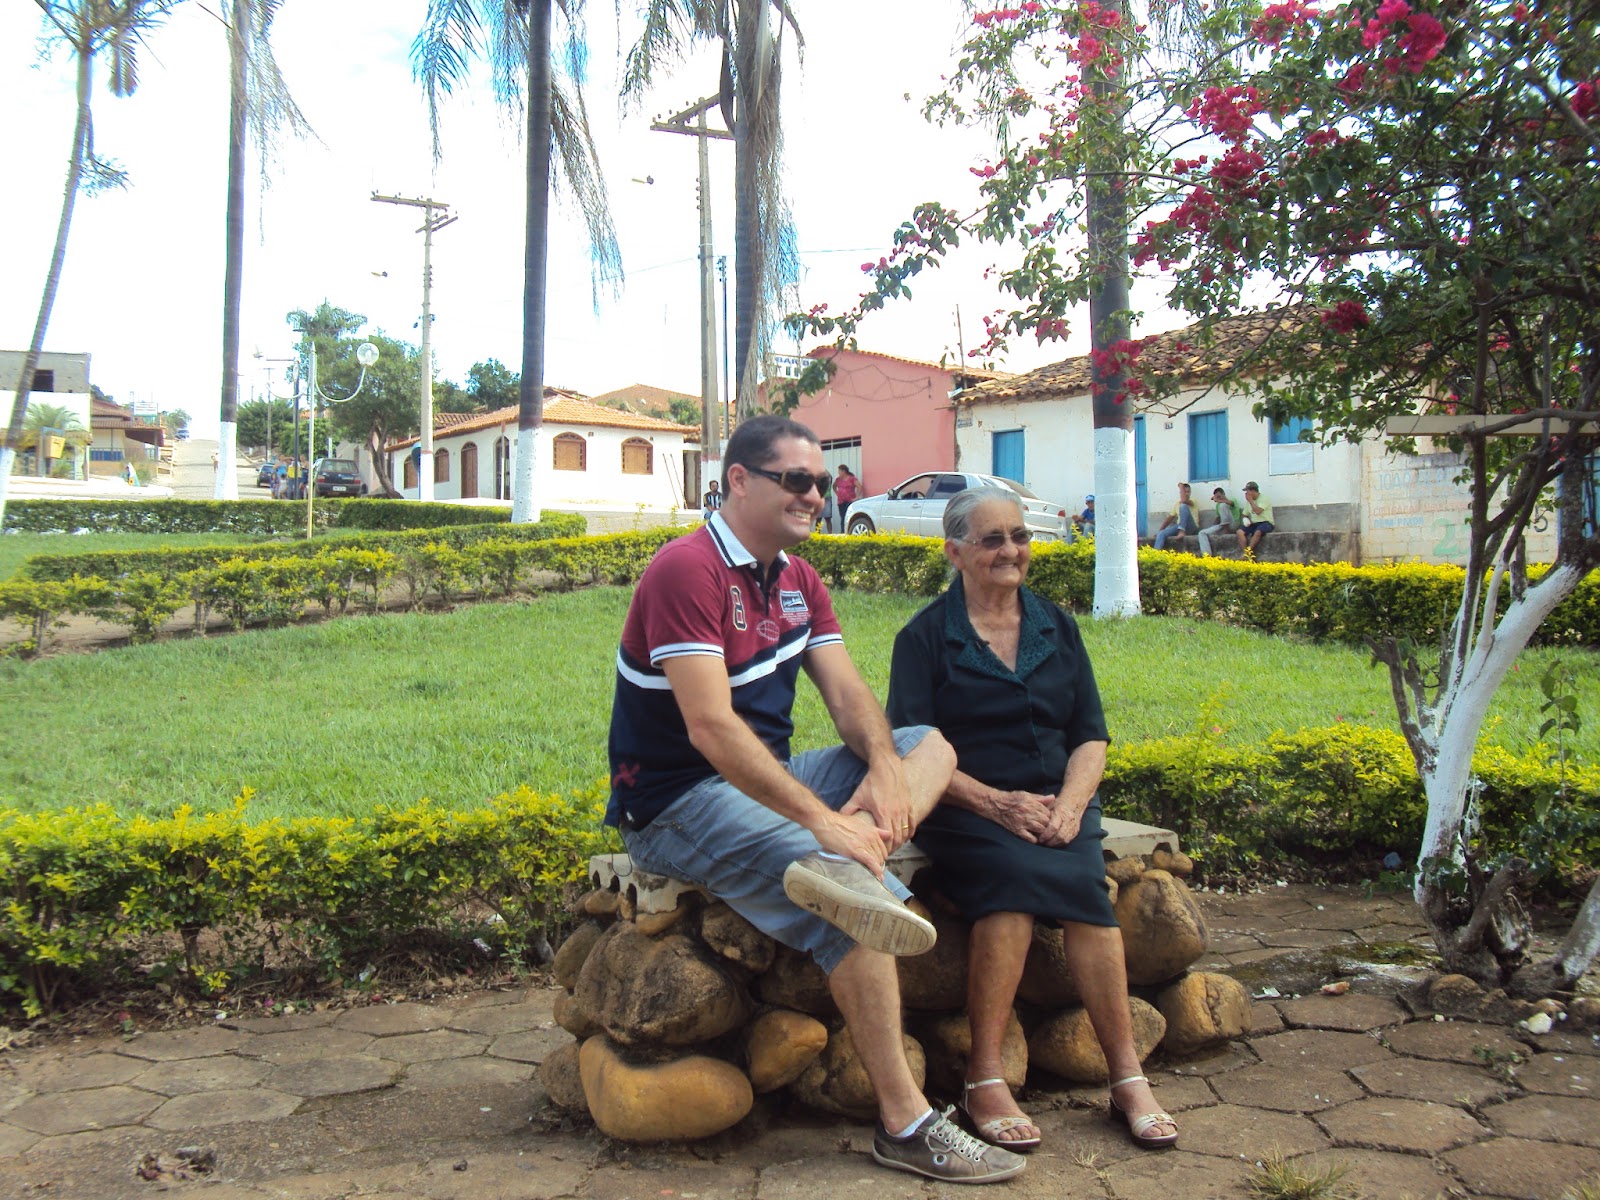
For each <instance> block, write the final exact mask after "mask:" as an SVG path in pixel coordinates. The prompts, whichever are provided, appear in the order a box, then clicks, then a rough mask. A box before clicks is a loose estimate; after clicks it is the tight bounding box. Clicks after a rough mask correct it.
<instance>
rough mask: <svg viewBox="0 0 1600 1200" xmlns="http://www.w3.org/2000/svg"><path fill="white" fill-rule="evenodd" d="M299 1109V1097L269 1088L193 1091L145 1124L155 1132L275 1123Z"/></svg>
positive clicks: (159, 1109) (173, 1100)
mask: <svg viewBox="0 0 1600 1200" xmlns="http://www.w3.org/2000/svg"><path fill="white" fill-rule="evenodd" d="M299 1107H300V1097H298V1096H290V1095H286V1094H285V1093H283V1092H275V1091H273V1090H272V1089H271V1088H250V1089H249V1090H247V1091H239V1090H235V1091H227V1092H197V1093H195V1094H193V1095H189V1096H177V1097H174V1098H173V1099H171V1100H168V1101H167V1102H166V1103H165V1104H163V1105H162V1106H161V1107H160V1108H158V1109H157V1110H156V1111H155V1112H154V1113H152V1114H151V1115H150V1118H149V1120H147V1121H146V1122H145V1124H146V1125H149V1126H151V1127H153V1128H155V1129H170V1130H174V1131H186V1130H190V1129H203V1128H206V1127H208V1126H211V1125H236V1124H242V1123H244V1122H247V1121H276V1120H278V1119H279V1118H281V1117H287V1116H288V1115H289V1114H290V1113H292V1112H294V1110H295V1109H297V1108H299Z"/></svg>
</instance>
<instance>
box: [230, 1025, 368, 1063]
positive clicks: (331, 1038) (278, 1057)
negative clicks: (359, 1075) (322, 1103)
mask: <svg viewBox="0 0 1600 1200" xmlns="http://www.w3.org/2000/svg"><path fill="white" fill-rule="evenodd" d="M374 1040H375V1039H374V1038H373V1036H372V1035H371V1034H369V1033H356V1032H355V1031H353V1030H349V1029H304V1030H298V1031H290V1032H287V1033H258V1034H256V1036H255V1038H254V1039H253V1040H252V1041H251V1043H250V1045H249V1047H248V1049H246V1050H245V1051H243V1053H246V1054H249V1055H250V1056H251V1057H252V1058H259V1059H261V1060H262V1061H264V1062H269V1063H291V1062H304V1061H305V1060H306V1059H308V1058H327V1057H329V1056H336V1055H343V1054H365V1053H366V1052H367V1051H368V1050H370V1049H371V1048H372V1044H373V1042H374Z"/></svg>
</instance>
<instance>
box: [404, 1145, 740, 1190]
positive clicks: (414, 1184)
mask: <svg viewBox="0 0 1600 1200" xmlns="http://www.w3.org/2000/svg"><path fill="white" fill-rule="evenodd" d="M459 1161H460V1160H459V1159H457V1158H456V1157H455V1156H454V1155H450V1156H445V1157H441V1158H436V1159H434V1160H432V1161H430V1162H427V1163H425V1164H422V1165H420V1166H419V1168H418V1169H417V1171H416V1174H415V1175H414V1176H413V1177H412V1178H411V1179H409V1180H407V1181H406V1187H405V1192H404V1194H405V1195H407V1196H413V1197H417V1198H418V1200H491V1198H503V1200H513V1198H514V1197H515V1198H518V1200H521V1198H523V1197H526V1198H527V1200H545V1198H547V1197H554V1196H575V1195H577V1194H578V1193H579V1191H581V1190H584V1181H585V1177H586V1176H587V1175H588V1171H587V1170H586V1169H585V1166H584V1164H582V1163H576V1162H568V1161H567V1160H565V1159H564V1158H562V1157H561V1156H559V1155H552V1154H538V1153H524V1154H505V1153H499V1154H496V1153H475V1154H472V1155H470V1156H469V1157H468V1158H467V1160H466V1161H467V1169H466V1170H464V1171H458V1170H456V1169H455V1166H456V1163H457V1162H459ZM619 1174H622V1175H624V1176H628V1175H633V1174H634V1172H631V1171H629V1172H619ZM689 1174H690V1175H691V1177H692V1176H693V1175H694V1174H695V1173H689ZM650 1175H651V1184H652V1186H651V1188H650V1194H651V1195H652V1196H654V1195H656V1194H658V1193H661V1194H673V1195H681V1194H683V1193H684V1192H695V1193H696V1194H698V1195H700V1196H701V1200H722V1198H723V1197H726V1198H727V1200H734V1197H735V1196H736V1195H737V1193H734V1192H733V1191H732V1190H731V1189H729V1190H726V1191H725V1190H723V1189H721V1188H717V1187H716V1186H715V1184H714V1182H713V1180H711V1179H707V1180H706V1182H707V1183H712V1184H713V1186H712V1187H711V1188H710V1189H708V1190H707V1191H706V1192H704V1193H700V1192H698V1190H697V1189H696V1188H695V1187H692V1186H690V1187H675V1186H674V1184H678V1183H679V1182H680V1180H679V1179H678V1178H677V1176H678V1175H679V1173H678V1172H676V1171H670V1170H668V1171H660V1170H657V1171H652V1172H651V1173H650ZM633 1182H634V1184H635V1187H634V1194H635V1195H639V1194H640V1189H639V1188H638V1187H637V1183H638V1180H637V1178H635V1179H634V1180H633ZM395 1194H398V1193H395ZM743 1194H744V1195H749V1194H750V1193H749V1192H748V1191H746V1192H744V1193H743Z"/></svg>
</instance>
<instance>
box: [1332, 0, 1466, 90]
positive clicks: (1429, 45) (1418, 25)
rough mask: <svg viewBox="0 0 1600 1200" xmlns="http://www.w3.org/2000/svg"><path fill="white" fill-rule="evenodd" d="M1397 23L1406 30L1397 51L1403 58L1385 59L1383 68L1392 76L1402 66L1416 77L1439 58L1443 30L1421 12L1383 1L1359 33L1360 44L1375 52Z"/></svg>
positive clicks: (1392, 0) (1393, 0)
mask: <svg viewBox="0 0 1600 1200" xmlns="http://www.w3.org/2000/svg"><path fill="white" fill-rule="evenodd" d="M1401 21H1404V22H1405V24H1406V30H1407V32H1406V34H1405V35H1404V36H1403V37H1402V38H1401V39H1400V49H1401V51H1402V52H1403V53H1404V55H1405V57H1404V59H1397V58H1390V59H1386V60H1385V61H1384V64H1383V65H1384V69H1385V70H1387V71H1389V72H1391V73H1393V72H1396V71H1398V70H1400V68H1401V67H1404V68H1405V69H1406V70H1408V71H1410V72H1411V73H1412V74H1413V75H1416V74H1419V73H1420V72H1421V71H1422V68H1423V67H1425V66H1427V64H1428V63H1430V62H1432V61H1433V60H1434V59H1435V58H1437V57H1439V51H1440V50H1442V49H1444V40H1445V31H1444V26H1443V25H1441V24H1439V21H1438V18H1436V17H1433V16H1430V15H1429V14H1427V13H1423V12H1412V11H1411V5H1410V4H1408V3H1406V0H1383V3H1382V4H1380V5H1379V6H1378V15H1377V16H1375V17H1373V18H1372V20H1370V21H1368V22H1367V25H1366V28H1365V29H1364V30H1362V33H1361V44H1362V45H1363V46H1365V47H1366V48H1367V49H1368V50H1376V49H1377V48H1378V47H1379V46H1381V45H1382V44H1383V43H1384V42H1385V41H1386V40H1388V38H1389V36H1390V35H1391V34H1392V33H1393V32H1394V31H1395V27H1396V26H1397V25H1398V24H1399V23H1400V22H1401ZM1348 78H1349V77H1348V76H1346V79H1347V80H1348ZM1341 86H1343V85H1341Z"/></svg>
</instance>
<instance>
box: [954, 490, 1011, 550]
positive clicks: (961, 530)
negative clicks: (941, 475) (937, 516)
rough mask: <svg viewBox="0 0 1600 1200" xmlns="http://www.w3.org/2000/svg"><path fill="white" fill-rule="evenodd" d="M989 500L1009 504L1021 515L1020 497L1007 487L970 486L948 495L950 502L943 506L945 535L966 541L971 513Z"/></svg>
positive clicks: (970, 523) (970, 522)
mask: <svg viewBox="0 0 1600 1200" xmlns="http://www.w3.org/2000/svg"><path fill="white" fill-rule="evenodd" d="M990 500H999V501H1002V502H1004V503H1006V504H1009V505H1011V506H1012V507H1013V508H1015V509H1016V510H1017V515H1018V516H1022V515H1023V510H1022V498H1021V497H1020V496H1018V495H1017V494H1016V493H1015V492H1013V491H1011V490H1010V489H1009V488H1002V487H994V486H993V485H990V484H985V485H984V486H982V487H970V488H968V489H967V490H966V491H964V492H957V493H956V494H955V495H954V496H952V497H950V503H948V504H946V505H945V506H944V535H945V537H947V538H949V539H950V540H951V541H953V542H964V541H966V540H967V534H968V533H969V532H971V530H972V514H973V513H975V512H977V511H978V508H979V506H980V505H983V504H986V503H988V502H989V501H990Z"/></svg>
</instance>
